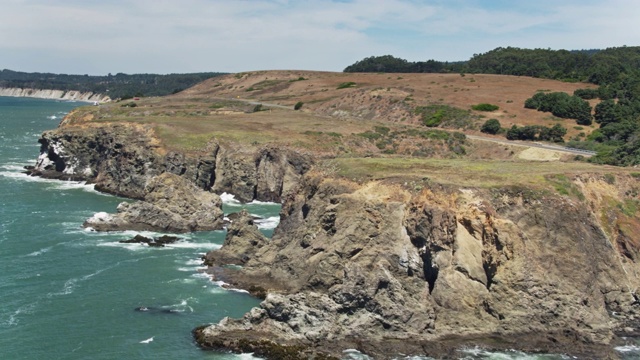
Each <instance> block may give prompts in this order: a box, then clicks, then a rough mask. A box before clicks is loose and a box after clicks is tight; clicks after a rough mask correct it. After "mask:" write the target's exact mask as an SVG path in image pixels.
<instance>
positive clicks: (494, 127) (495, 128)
mask: <svg viewBox="0 0 640 360" xmlns="http://www.w3.org/2000/svg"><path fill="white" fill-rule="evenodd" d="M500 129H501V127H500V121H498V119H489V120H487V121H485V123H484V124H483V125H482V127H481V128H480V131H482V132H483V133H486V134H494V135H495V134H497V133H499V132H500Z"/></svg>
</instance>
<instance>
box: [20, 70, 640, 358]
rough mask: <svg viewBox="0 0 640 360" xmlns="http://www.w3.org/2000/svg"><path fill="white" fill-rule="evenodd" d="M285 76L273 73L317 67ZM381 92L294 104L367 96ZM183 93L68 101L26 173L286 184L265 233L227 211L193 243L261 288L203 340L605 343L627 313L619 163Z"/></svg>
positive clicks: (566, 346) (308, 344)
mask: <svg viewBox="0 0 640 360" xmlns="http://www.w3.org/2000/svg"><path fill="white" fill-rule="evenodd" d="M263 75H264V74H254V75H253V76H254V78H255V76H261V77H262V76H263ZM341 76H344V75H339V76H338V75H336V76H333V75H332V78H331V81H333V82H338V81H341V80H342V78H340V77H341ZM363 76H364V75H363ZM373 76H374V75H372V78H373ZM375 76H376V77H382V75H380V76H378V75H375ZM247 78H248V76H242V75H241V76H229V77H226V78H224V79H222V80H220V81H221V83H220V85H218V84H214V85H212V88H213V89H218V90H215V91H237V92H238V93H244V94H246V93H247V90H246V89H245V88H244V87H242V86H239V87H237V86H236V87H231V88H230V87H229V86H231V85H230V84H233V83H232V82H233V81H236V80H238V81H240V80H242V81H249V80H247ZM384 78H385V79H386V78H387V75H384ZM450 78H451V77H450ZM457 78H460V77H459V76H457ZM234 79H235V80H234ZM243 79H244V80H243ZM254 80H255V79H254ZM292 80H295V81H290V80H286V79H285V80H283V81H280V82H279V83H278V84H279V85H278V86H286V87H287V88H288V87H294V86H303V85H304V86H305V88H311V86H310V85H313V84H303V83H304V81H302V80H300V79H299V78H298V79H295V78H294V79H292ZM391 80H394V79H389V81H391ZM414 80H415V79H414ZM222 81H228V82H229V84H226V83H222ZM251 81H253V80H251ZM261 81H262V80H261ZM305 81H306V80H305ZM268 84H271V82H268ZM292 84H293V85H292ZM223 85H224V86H223ZM330 85H331V86H330V87H331V88H332V89H335V90H336V91H337V90H338V89H337V86H334V85H333V84H330ZM368 86H369V85H368ZM370 86H371V87H374V86H375V84H373V80H372V85H370ZM549 87H551V86H549ZM325 88H327V87H325ZM545 88H546V87H545ZM196 90H197V89H196ZM340 90H343V89H340ZM360 90H361V89H358V91H360ZM261 91H262V90H261ZM265 91H266V90H265ZM314 91H316V92H317V94H319V95H318V96H327V95H326V93H327V92H329V90H327V91H323V89H320V90H314ZM331 91H333V90H331ZM372 91H373V90H372ZM376 91H377V90H376ZM386 92H387V91H384V93H386ZM389 92H390V93H393V91H390V90H389ZM380 93H383V92H382V91H380ZM225 94H226V93H225ZM235 94H236V93H234V95H235ZM378 95H380V94H378ZM378 95H376V96H369V97H361V96H356V97H354V94H351V95H348V94H347V95H344V96H340V97H339V98H338V97H334V96H331V97H328V98H327V99H325V100H322V99H320V100H318V99H316V100H314V101H316V102H314V103H310V104H308V105H309V107H310V108H311V107H316V109H318V108H321V106H324V105H323V102H325V103H326V102H327V101H328V102H330V103H331V102H333V101H337V99H338V100H339V99H351V100H354V99H355V100H357V101H358V103H360V102H365V101H369V102H368V103H366V104H362V106H365V105H366V106H374V107H375V106H378V105H375V104H378V103H380V101H382V100H380V101H378V100H379V99H380V97H381V96H382V95H380V97H379V96H378ZM187 96H192V98H186V97H187ZM198 96H199V95H198V94H197V93H195V92H193V91H192V92H189V91H186V92H184V93H183V94H181V95H179V96H174V97H170V98H164V99H159V98H158V99H143V100H141V101H137V102H135V103H133V102H132V103H111V104H106V105H103V106H99V107H97V106H89V107H85V108H81V109H77V110H75V111H74V112H72V113H71V114H69V116H67V117H66V118H65V119H64V120H63V121H62V123H61V124H60V127H59V128H58V129H55V130H52V131H47V132H45V133H44V134H43V135H42V137H41V139H40V140H39V141H40V144H41V153H40V156H39V158H38V160H37V163H36V165H35V166H34V167H33V168H32V169H30V172H31V173H32V174H33V175H39V176H45V177H50V178H58V179H73V180H84V181H88V182H91V183H95V184H96V188H97V189H99V190H101V191H105V192H108V193H112V194H118V195H122V196H127V197H130V198H134V199H140V200H145V201H148V200H154V199H155V200H158V199H159V200H161V201H164V200H165V199H166V196H164V195H163V194H164V190H163V192H161V193H159V194H156V195H152V196H150V195H149V194H150V193H151V190H152V189H153V188H155V187H156V186H155V185H154V184H156V182H157V181H158V179H166V180H167V182H166V184H169V186H167V187H163V188H164V189H166V190H167V191H172V190H171V189H173V188H175V187H176V185H175V184H180V183H182V182H183V181H184V182H188V183H189V184H193V185H195V187H196V188H198V189H199V190H201V191H205V192H214V193H218V194H219V193H222V192H228V193H232V194H234V195H236V198H238V199H239V200H241V201H251V200H254V199H256V200H263V201H277V202H281V203H282V211H281V222H280V224H279V226H278V227H277V228H276V230H275V232H274V236H273V238H272V239H270V240H269V239H265V238H264V237H262V236H261V234H260V233H259V231H258V230H257V229H256V228H255V226H254V225H253V224H252V220H251V218H250V217H248V216H247V214H240V215H238V217H237V219H236V221H235V222H234V223H232V224H231V225H230V226H229V231H228V235H227V237H226V239H225V243H224V245H223V247H222V249H220V250H219V251H214V252H211V253H209V254H207V255H206V256H205V261H206V264H207V265H208V266H209V269H208V272H209V273H210V274H211V276H213V277H215V278H216V279H218V280H222V281H224V282H227V283H230V284H232V285H233V286H235V287H240V288H244V289H247V290H249V291H250V292H252V293H253V294H255V295H256V296H259V297H261V298H263V299H264V301H263V302H262V304H261V305H260V307H258V308H255V309H252V310H251V311H250V312H249V313H248V314H246V315H245V316H244V317H243V318H242V319H236V320H233V319H225V320H223V321H222V322H220V323H219V324H215V325H210V326H203V327H199V328H197V329H196V330H195V331H194V333H195V337H196V340H197V342H198V344H200V345H201V346H203V347H205V348H216V349H219V348H222V349H226V350H228V349H231V350H234V351H242V352H255V353H256V354H257V355H260V356H264V357H266V358H272V359H277V358H282V355H283V354H286V356H288V358H291V359H296V358H308V357H316V358H334V357H339V356H341V354H340V352H341V351H342V350H344V349H348V348H356V349H358V350H360V351H362V352H364V353H367V354H369V355H372V356H374V357H375V358H383V359H384V358H393V357H395V356H398V355H399V354H400V353H402V354H407V355H414V354H415V355H429V356H432V357H436V358H443V357H456V355H455V351H456V349H457V348H459V346H464V345H482V346H487V347H490V348H513V349H523V350H532V351H552V352H562V353H570V354H572V355H576V356H587V357H597V358H607V357H614V356H615V354H614V353H613V352H612V345H613V344H615V343H616V342H617V341H619V339H620V337H619V334H620V333H621V332H623V333H624V334H631V335H634V334H636V333H637V332H638V331H637V329H640V323H638V319H639V318H638V316H640V312H639V310H640V308H639V307H638V304H639V301H638V298H637V289H638V286H640V279H639V278H638V275H637V274H638V272H639V271H640V268H639V266H638V255H639V254H640V238H639V236H640V235H639V234H640V216H639V212H638V211H639V209H640V200H639V199H638V194H640V183H638V178H639V177H638V173H637V172H634V170H633V169H619V168H613V167H601V166H594V165H590V164H585V163H583V162H579V161H565V162H529V161H523V160H519V159H518V158H517V154H516V151H519V150H517V149H516V148H515V146H512V145H511V143H509V144H504V143H500V144H497V145H496V144H493V143H491V142H487V144H481V145H479V144H477V143H474V142H473V141H472V140H470V139H467V138H465V136H464V135H463V134H456V133H454V132H449V131H442V130H437V131H434V130H432V129H427V130H425V128H424V127H423V126H421V125H412V124H411V123H410V122H409V120H410V119H406V120H407V123H402V122H403V120H401V118H400V119H391V120H390V121H389V122H386V123H380V122H377V121H378V120H379V119H378V118H372V119H367V118H366V117H356V118H353V117H349V116H348V114H347V115H344V116H342V115H340V116H333V117H332V116H324V115H322V116H319V115H318V114H315V113H313V112H312V111H313V109H309V110H310V111H309V112H304V111H294V110H292V109H290V108H288V107H285V106H271V107H269V104H263V105H264V106H261V107H257V106H255V103H254V102H245V101H242V100H237V99H238V98H237V97H238V96H239V95H235V96H234V98H235V99H234V100H229V99H228V98H224V99H220V98H212V97H209V95H206V96H201V97H198ZM416 98H417V97H416ZM287 99H289V100H291V99H293V96H291V97H287ZM355 100H354V101H355ZM345 101H346V100H345ZM412 101H413V100H411V101H408V103H411V102H412ZM405 103H406V101H405ZM408 103H406V104H405V105H406V106H409V105H408ZM133 104H135V106H133ZM367 104H368V105H367ZM372 104H373V105H372ZM325 105H326V104H325ZM305 106H306V105H305ZM366 106H365V107H366ZM262 108H267V109H266V110H265V109H262ZM329 108H331V105H329ZM334 109H338V106H336V107H334ZM261 110H265V111H261ZM338 110H339V109H338ZM345 114H346V113H345ZM325 115H326V114H325ZM393 121H396V122H397V121H399V122H400V123H396V124H394V123H393ZM498 159H500V160H498ZM167 174H172V175H170V176H168V175H167ZM176 178H179V179H176ZM178 180H179V181H178ZM171 184H173V185H171ZM177 187H180V188H181V189H182V188H185V187H187V186H186V185H177ZM175 193H180V192H179V191H176V192H175ZM193 193H195V194H198V193H197V192H193ZM179 197H183V196H179ZM197 197H198V195H196V196H195V198H197ZM176 201H177V200H176ZM215 202H216V200H215V198H212V200H211V201H208V202H207V204H206V205H209V204H211V203H215ZM178 203H179V201H177V202H176V204H178ZM163 206H164V205H163ZM188 206H190V205H180V206H178V207H188ZM164 207H167V206H164ZM149 209H151V211H149V212H150V213H152V214H155V210H154V208H149ZM126 210H127V209H124V208H123V211H126ZM134 210H136V209H134ZM136 211H137V210H136ZM187 212H193V211H187ZM177 213H179V212H177ZM171 216H173V215H171ZM212 220H213V221H215V219H212ZM145 221H146V220H145ZM188 221H190V220H187V222H188ZM143 223H145V224H148V222H143ZM187 230H188V229H187ZM228 265H241V268H239V266H228Z"/></svg>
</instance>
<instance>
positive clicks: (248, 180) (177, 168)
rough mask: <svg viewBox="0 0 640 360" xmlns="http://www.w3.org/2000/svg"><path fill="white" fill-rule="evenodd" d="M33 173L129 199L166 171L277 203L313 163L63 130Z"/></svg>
mask: <svg viewBox="0 0 640 360" xmlns="http://www.w3.org/2000/svg"><path fill="white" fill-rule="evenodd" d="M39 142H40V144H41V149H40V156H39V158H38V160H37V163H36V165H35V167H34V168H33V169H32V170H31V172H32V174H34V175H40V176H44V177H49V178H58V179H67V180H81V181H88V182H91V183H95V184H96V189H98V190H100V191H104V192H107V193H111V194H116V195H121V196H125V197H129V198H133V199H142V198H144V196H145V185H146V184H147V183H148V181H149V180H150V179H151V178H153V177H155V176H158V175H160V174H162V173H164V172H169V173H173V174H177V175H180V176H181V177H184V178H185V179H187V180H188V181H190V182H192V183H193V184H195V185H196V186H197V187H199V188H201V189H204V190H212V191H214V192H216V193H223V192H228V193H232V194H234V195H235V196H236V198H237V199H238V200H240V201H251V200H254V199H256V200H261V201H280V199H281V197H282V196H283V194H287V193H288V192H290V191H291V189H292V188H293V186H294V185H295V184H296V183H297V182H298V181H299V179H300V177H301V175H302V174H303V173H304V172H306V171H307V170H308V169H309V168H310V166H311V164H312V159H311V158H310V157H309V156H304V155H300V154H298V153H296V152H294V151H290V150H287V149H280V148H269V147H264V148H252V147H249V148H247V147H240V146H233V145H220V144H218V143H217V142H211V143H210V144H209V145H208V146H207V149H206V150H205V151H203V152H201V153H198V154H184V153H180V152H176V151H170V150H166V149H164V148H162V147H161V146H160V145H159V141H158V139H157V138H156V137H155V135H154V132H153V129H152V128H150V127H147V126H143V125H135V124H104V125H102V126H82V127H74V126H65V125H64V120H63V126H62V127H60V128H58V129H56V130H52V131H48V132H45V133H44V134H43V135H42V137H41V138H40V140H39Z"/></svg>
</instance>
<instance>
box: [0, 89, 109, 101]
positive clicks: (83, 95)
mask: <svg viewBox="0 0 640 360" xmlns="http://www.w3.org/2000/svg"><path fill="white" fill-rule="evenodd" d="M0 96H12V97H32V98H39V99H54V100H71V101H92V102H93V101H97V102H101V103H102V102H109V101H111V98H110V97H108V96H106V95H102V94H97V93H93V92H80V91H75V90H69V91H65V90H47V89H29V88H25V89H23V88H0Z"/></svg>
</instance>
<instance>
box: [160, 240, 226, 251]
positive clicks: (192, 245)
mask: <svg viewBox="0 0 640 360" xmlns="http://www.w3.org/2000/svg"><path fill="white" fill-rule="evenodd" d="M165 247H168V248H178V249H211V250H217V249H220V248H221V247H222V245H220V244H216V243H195V242H182V241H180V242H176V243H173V244H166V245H165Z"/></svg>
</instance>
